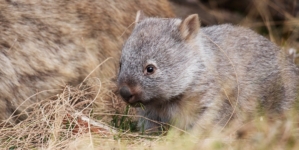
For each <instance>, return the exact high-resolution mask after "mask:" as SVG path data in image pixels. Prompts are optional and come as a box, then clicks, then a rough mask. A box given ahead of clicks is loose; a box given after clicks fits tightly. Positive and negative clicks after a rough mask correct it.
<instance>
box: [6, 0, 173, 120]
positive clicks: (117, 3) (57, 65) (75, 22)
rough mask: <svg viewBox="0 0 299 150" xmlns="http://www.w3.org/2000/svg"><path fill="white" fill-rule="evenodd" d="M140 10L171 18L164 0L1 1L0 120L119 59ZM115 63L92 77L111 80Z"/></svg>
mask: <svg viewBox="0 0 299 150" xmlns="http://www.w3.org/2000/svg"><path fill="white" fill-rule="evenodd" d="M140 9H142V10H144V12H145V13H147V14H148V15H151V16H163V17H170V16H172V12H171V10H170V8H169V6H168V2H167V1H166V0H162V1H161V0H153V1H139V0H129V1H122V0H109V1H106V0H84V1H81V0H70V1H64V0H47V1H42V0H2V1H1V2H0V68H1V69H0V120H3V119H6V118H8V117H9V116H10V115H11V113H12V112H14V111H15V109H16V108H18V110H24V108H26V107H28V105H30V104H32V102H34V101H36V100H39V99H44V98H47V97H49V96H51V95H53V94H55V93H58V92H61V90H59V89H62V88H63V86H64V85H65V84H71V85H77V84H78V83H80V82H82V81H83V79H84V78H85V77H86V76H87V75H88V74H89V73H91V71H92V70H93V69H95V68H96V66H97V65H98V64H100V63H101V62H103V61H104V60H105V59H106V58H108V57H113V58H118V57H119V54H120V49H121V46H122V45H123V41H124V39H126V38H127V37H128V35H129V33H130V31H131V29H132V28H131V27H130V25H131V24H132V23H133V22H134V19H135V18H134V17H135V14H136V12H137V11H138V10H140ZM114 62H115V60H114V61H113V60H112V61H108V62H107V63H106V64H105V65H103V67H101V69H98V70H97V71H95V72H94V73H93V74H92V76H96V77H99V76H101V77H107V76H111V75H113V73H114V72H115V71H116V70H115V66H116V65H115V64H114ZM37 92H41V93H39V94H37V95H36V96H33V97H31V98H29V99H28V97H30V96H32V95H33V94H35V93H37ZM26 99H27V101H26V102H25V100H26ZM22 103H23V104H22ZM21 104H22V105H21ZM17 112H18V111H17Z"/></svg>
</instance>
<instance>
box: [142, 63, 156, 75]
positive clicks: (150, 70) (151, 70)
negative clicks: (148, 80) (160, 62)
mask: <svg viewBox="0 0 299 150" xmlns="http://www.w3.org/2000/svg"><path fill="white" fill-rule="evenodd" d="M155 71H156V67H155V66H154V65H147V66H146V67H145V70H144V75H151V74H153V73H155Z"/></svg>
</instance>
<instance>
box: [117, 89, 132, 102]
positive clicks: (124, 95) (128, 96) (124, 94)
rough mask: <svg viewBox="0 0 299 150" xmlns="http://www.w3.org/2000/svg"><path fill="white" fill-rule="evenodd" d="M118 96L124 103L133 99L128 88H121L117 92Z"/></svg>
mask: <svg viewBox="0 0 299 150" xmlns="http://www.w3.org/2000/svg"><path fill="white" fill-rule="evenodd" d="M119 94H120V96H121V97H122V98H123V99H124V100H125V101H126V102H129V100H130V99H131V98H132V97H133V95H132V93H131V91H130V89H129V87H127V86H123V87H121V88H120V90H119Z"/></svg>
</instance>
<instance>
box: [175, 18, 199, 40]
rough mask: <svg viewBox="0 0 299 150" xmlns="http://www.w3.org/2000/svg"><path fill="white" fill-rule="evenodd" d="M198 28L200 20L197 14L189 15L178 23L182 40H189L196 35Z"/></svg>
mask: <svg viewBox="0 0 299 150" xmlns="http://www.w3.org/2000/svg"><path fill="white" fill-rule="evenodd" d="M199 28H200V22H199V19H198V15H197V14H193V15H189V16H188V17H187V18H185V19H184V20H183V21H182V23H181V24H180V27H179V30H180V33H181V36H182V39H183V40H189V39H192V38H194V37H196V35H197V33H198V31H199Z"/></svg>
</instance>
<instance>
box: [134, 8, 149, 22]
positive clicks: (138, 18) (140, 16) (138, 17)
mask: <svg viewBox="0 0 299 150" xmlns="http://www.w3.org/2000/svg"><path fill="white" fill-rule="evenodd" d="M145 18H147V17H146V15H145V14H144V13H143V11H141V10H138V11H137V14H136V19H135V23H136V24H137V23H139V22H140V21H142V20H143V19H145Z"/></svg>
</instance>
